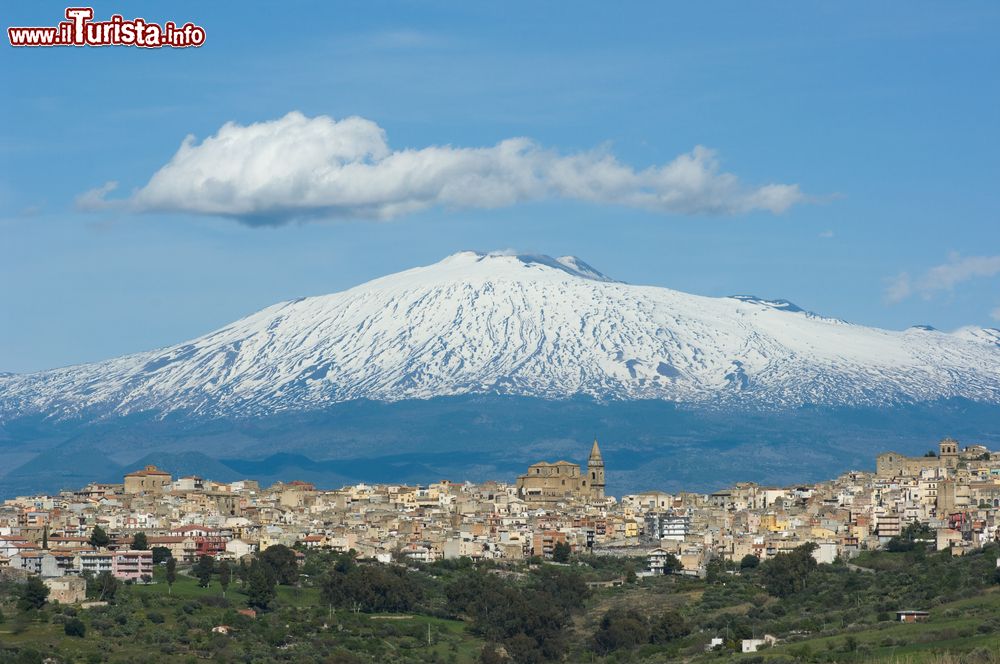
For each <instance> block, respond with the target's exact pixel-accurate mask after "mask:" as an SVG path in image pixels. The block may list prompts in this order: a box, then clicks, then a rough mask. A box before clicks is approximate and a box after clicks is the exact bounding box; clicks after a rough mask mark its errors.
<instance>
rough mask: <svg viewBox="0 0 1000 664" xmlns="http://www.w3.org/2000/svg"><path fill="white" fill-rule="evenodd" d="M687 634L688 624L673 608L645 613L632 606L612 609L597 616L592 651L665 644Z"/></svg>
mask: <svg viewBox="0 0 1000 664" xmlns="http://www.w3.org/2000/svg"><path fill="white" fill-rule="evenodd" d="M690 633H691V627H690V625H688V623H687V621H685V620H684V617H683V616H681V614H680V613H678V612H677V611H666V612H664V613H661V614H659V615H656V616H646V615H644V614H642V613H640V612H639V611H636V610H634V609H612V610H610V611H608V612H607V613H605V614H604V617H603V618H601V624H600V627H598V629H597V632H596V633H595V634H594V650H596V651H597V652H598V653H600V654H602V655H607V654H609V653H611V652H614V651H615V650H623V649H632V648H637V647H639V646H642V645H645V644H648V643H651V644H654V645H666V644H669V643H671V642H673V641H676V640H677V639H680V638H683V637H685V636H687V635H688V634H690Z"/></svg>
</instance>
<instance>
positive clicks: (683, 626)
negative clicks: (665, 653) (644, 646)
mask: <svg viewBox="0 0 1000 664" xmlns="http://www.w3.org/2000/svg"><path fill="white" fill-rule="evenodd" d="M690 633H691V627H690V626H689V625H688V624H687V621H685V620H684V617H683V616H681V614H679V613H678V612H677V611H666V612H664V613H662V614H660V615H659V616H656V617H655V618H653V619H652V620H651V621H650V625H649V640H650V642H651V643H669V642H670V641H674V640H675V639H680V638H682V637H685V636H687V635H688V634H690Z"/></svg>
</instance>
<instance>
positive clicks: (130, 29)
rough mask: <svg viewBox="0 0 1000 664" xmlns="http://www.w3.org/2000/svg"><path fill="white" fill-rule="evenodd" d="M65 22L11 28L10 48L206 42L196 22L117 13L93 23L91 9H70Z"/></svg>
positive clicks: (177, 45)
mask: <svg viewBox="0 0 1000 664" xmlns="http://www.w3.org/2000/svg"><path fill="white" fill-rule="evenodd" d="M66 18H67V19H68V20H66V21H60V22H59V25H57V26H55V27H30V28H29V27H23V28H19V27H11V28H7V37H9V38H10V45H11V46H139V47H141V48H164V47H167V48H187V47H189V46H195V47H197V46H201V45H202V44H204V43H205V28H202V27H200V26H197V25H195V24H194V23H185V24H184V25H182V26H178V25H177V24H176V23H174V22H173V21H167V22H166V23H164V24H163V25H158V24H156V23H149V22H147V21H146V19H144V18H134V19H132V20H125V19H124V18H123V17H122V16H121V15H120V14H114V15H113V16H112V17H111V18H110V19H109V20H107V21H94V20H93V18H94V10H93V8H91V7H67V8H66Z"/></svg>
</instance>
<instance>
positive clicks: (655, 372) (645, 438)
mask: <svg viewBox="0 0 1000 664" xmlns="http://www.w3.org/2000/svg"><path fill="white" fill-rule="evenodd" d="M997 423H1000V331H998V330H995V329H989V328H977V327H966V328H962V329H959V330H956V331H953V332H941V331H936V330H933V329H930V328H926V327H913V328H909V329H907V330H903V331H889V330H882V329H876V328H871V327H864V326H860V325H853V324H850V323H847V322H844V321H841V320H837V319H833V318H826V317H823V316H820V315H817V314H814V313H811V312H808V311H804V310H802V309H800V308H799V307H796V306H795V305H793V304H791V303H790V302H787V301H783V300H765V299H760V298H756V297H752V296H733V297H724V298H710V297H701V296H696V295H689V294H686V293H681V292H678V291H673V290H668V289H665V288H658V287H651V286H635V285H630V284H625V283H621V282H618V281H615V280H613V279H611V278H609V277H607V276H605V275H603V274H601V273H600V272H598V271H597V270H595V269H594V268H592V267H590V266H589V265H587V264H586V263H584V262H583V261H581V260H579V259H577V258H573V257H562V258H551V257H548V256H534V255H531V256H529V255H512V254H503V253H495V254H482V253H475V252H462V253H459V254H455V255H453V256H450V257H448V258H446V259H444V260H442V261H440V262H439V263H436V264H434V265H431V266H428V267H421V268H415V269H412V270H407V271H404V272H400V273H397V274H393V275H389V276H387V277H383V278H380V279H376V280H374V281H371V282H369V283H366V284H363V285H360V286H357V287H355V288H352V289H349V290H346V291H343V292H340V293H335V294H332V295H325V296H320V297H309V298H302V299H298V300H292V301H288V302H282V303H279V304H276V305H273V306H271V307H268V308H266V309H264V310H262V311H259V312H257V313H255V314H252V315H250V316H247V317H246V318H243V319H240V320H238V321H236V322H234V323H232V324H230V325H227V326H225V327H223V328H222V329H219V330H217V331H214V332H211V333H209V334H206V335H204V336H202V337H199V338H197V339H193V340H191V341H188V342H185V343H181V344H178V345H176V346H171V347H168V348H163V349H159V350H155V351H150V352H145V353H138V354H135V355H128V356H124V357H120V358H116V359H112V360H108V361H104V362H97V363H93V364H86V365H79V366H72V367H66V368H61V369H55V370H51V371H43V372H39V373H33V374H0V451H2V454H3V458H4V462H3V463H0V494H5V495H9V494H11V493H16V492H20V491H28V490H55V489H59V488H60V487H63V486H67V487H70V486H75V485H76V484H80V483H85V482H86V481H89V480H93V479H109V480H110V479H114V478H116V477H119V476H120V473H121V472H122V470H123V469H125V468H131V467H132V466H135V465H137V464H140V463H149V462H154V463H158V464H160V465H163V466H166V467H167V468H168V469H170V470H172V471H174V472H175V473H177V472H181V473H198V474H201V475H205V476H209V477H212V478H214V479H220V480H223V479H229V478H235V477H238V476H252V477H257V478H260V479H263V480H265V481H267V480H270V479H277V478H283V479H293V478H295V477H297V478H302V479H310V480H314V481H317V482H319V483H320V484H324V485H335V484H340V483H346V482H352V481H359V480H367V481H414V482H425V481H430V480H434V479H439V478H440V477H442V476H448V477H450V478H451V479H456V480H460V479H483V478H486V477H496V478H498V479H502V478H504V477H507V478H510V477H512V476H513V475H514V474H516V473H517V472H520V471H521V469H522V468H523V466H524V465H525V464H526V463H528V462H530V461H534V460H536V459H538V458H545V457H556V456H570V457H579V456H580V455H581V454H584V453H586V450H587V449H589V448H588V446H587V444H586V441H587V440H589V439H591V438H592V437H593V436H594V435H595V434H596V435H598V436H600V437H601V445H602V449H604V450H605V460H606V463H607V467H608V490H609V493H611V494H615V493H618V494H620V493H622V492H625V491H631V490H639V489H642V488H648V487H654V486H655V487H658V488H669V487H679V486H684V487H686V488H700V487H704V488H710V487H716V486H722V485H724V484H726V483H727V482H731V481H735V480H756V481H761V482H777V481H794V480H796V479H801V480H802V481H807V480H811V479H818V478H820V477H825V476H827V475H829V474H830V473H835V472H838V471H841V470H846V469H848V468H850V467H856V468H865V467H869V466H871V465H872V460H873V457H874V455H875V454H876V453H877V452H879V451H882V450H883V449H886V448H890V447H892V448H896V449H898V450H899V451H901V452H922V451H923V450H925V449H928V448H929V447H930V446H931V444H932V443H933V442H934V441H935V440H936V439H937V438H939V437H942V436H944V435H945V434H949V435H953V436H956V437H959V438H965V441H963V442H969V443H971V442H983V443H990V442H996V438H997V436H998V435H1000V434H998V429H997V426H996V425H997ZM43 453H44V454H43ZM577 460H578V459H577Z"/></svg>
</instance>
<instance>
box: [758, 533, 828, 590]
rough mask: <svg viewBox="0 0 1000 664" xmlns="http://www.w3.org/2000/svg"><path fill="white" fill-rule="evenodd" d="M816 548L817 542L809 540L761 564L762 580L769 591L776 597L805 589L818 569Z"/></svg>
mask: <svg viewBox="0 0 1000 664" xmlns="http://www.w3.org/2000/svg"><path fill="white" fill-rule="evenodd" d="M815 549H816V544H814V543H813V542H808V543H806V544H803V545H801V546H797V547H795V548H794V549H792V550H791V551H787V552H783V553H779V554H777V555H775V556H774V557H773V558H770V559H769V560H766V561H764V562H763V563H762V564H761V566H760V568H761V580H762V581H763V582H764V588H766V589H767V592H768V593H769V594H771V595H773V596H775V597H788V596H789V595H792V594H794V593H796V592H799V591H801V590H804V589H805V587H806V585H807V583H808V579H809V576H810V574H812V572H813V570H815V569H816V559H815V558H813V557H812V552H813V551H814V550H815Z"/></svg>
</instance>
